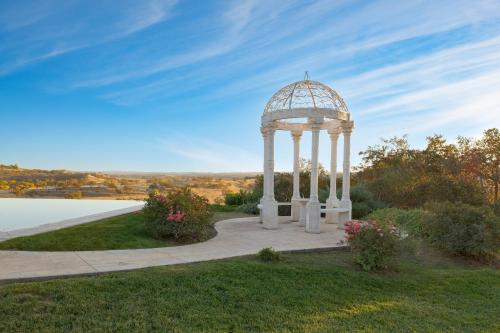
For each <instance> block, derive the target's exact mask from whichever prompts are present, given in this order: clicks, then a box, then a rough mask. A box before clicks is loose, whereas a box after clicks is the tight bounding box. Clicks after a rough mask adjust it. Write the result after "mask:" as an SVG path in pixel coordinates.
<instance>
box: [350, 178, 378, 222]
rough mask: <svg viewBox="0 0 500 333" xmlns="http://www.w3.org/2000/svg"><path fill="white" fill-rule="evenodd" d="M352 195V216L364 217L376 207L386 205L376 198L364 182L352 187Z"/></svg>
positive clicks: (356, 217)
mask: <svg viewBox="0 0 500 333" xmlns="http://www.w3.org/2000/svg"><path fill="white" fill-rule="evenodd" d="M350 197H351V201H352V217H353V218H355V219H359V218H363V217H365V216H367V215H368V214H370V213H371V212H372V211H374V210H375V209H379V208H382V207H384V206H385V205H384V203H382V202H381V201H378V200H375V198H374V196H373V194H372V193H371V192H370V191H369V190H368V188H367V187H366V186H365V185H364V184H358V185H355V186H353V187H352V188H351V192H350Z"/></svg>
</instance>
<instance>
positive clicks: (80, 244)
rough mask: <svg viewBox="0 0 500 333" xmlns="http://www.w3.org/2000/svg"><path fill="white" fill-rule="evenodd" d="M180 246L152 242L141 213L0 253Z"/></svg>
mask: <svg viewBox="0 0 500 333" xmlns="http://www.w3.org/2000/svg"><path fill="white" fill-rule="evenodd" d="M242 216H249V215H246V214H242V213H237V212H216V213H215V214H214V221H220V220H224V219H229V218H233V217H242ZM179 244H180V243H178V242H175V241H174V240H171V241H168V240H167V241H164V240H157V239H154V238H152V237H151V236H150V235H149V234H148V232H147V231H146V229H145V227H144V221H143V216H142V214H141V213H140V212H137V213H130V214H125V215H120V216H115V217H111V218H107V219H104V220H100V221H96V222H91V223H86V224H82V225H78V226H74V227H70V228H65V229H60V230H56V231H50V232H46V233H42V234H37V235H33V236H26V237H18V238H13V239H10V240H7V241H4V242H0V250H25V251H78V250H81V251H86V250H116V249H138V248H151V247H164V246H173V245H179Z"/></svg>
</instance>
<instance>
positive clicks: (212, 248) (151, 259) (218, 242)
mask: <svg viewBox="0 0 500 333" xmlns="http://www.w3.org/2000/svg"><path fill="white" fill-rule="evenodd" d="M215 228H216V229H217V232H218V234H217V236H216V237H214V238H212V239H210V240H208V241H206V242H203V243H197V244H191V245H184V246H174V247H164V248H154V249H137V250H109V251H74V252H29V251H0V280H16V279H31V278H46V277H56V276H68V275H78V274H95V273H102V272H114V271H121V270H130V269H137V268H144V267H152V266H162V265H173V264H180V263H191V262H198V261H207V260H214V259H222V258H229V257H236V256H242V255H249V254H255V253H257V252H258V251H259V250H261V249H262V248H265V247H273V248H274V249H275V250H278V251H290V250H307V249H318V248H331V247H339V246H341V243H340V241H341V240H342V239H344V231H343V230H340V229H339V228H338V226H337V225H334V224H324V223H322V224H321V230H322V232H321V233H320V234H308V233H306V232H304V228H303V227H299V226H298V225H297V223H291V222H283V223H281V224H280V229H277V230H265V229H263V228H262V225H261V224H260V223H259V222H258V218H237V219H230V220H224V221H220V222H218V223H216V225H215Z"/></svg>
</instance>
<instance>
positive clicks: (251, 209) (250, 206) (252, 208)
mask: <svg viewBox="0 0 500 333" xmlns="http://www.w3.org/2000/svg"><path fill="white" fill-rule="evenodd" d="M238 211H239V212H242V213H245V214H253V215H259V213H260V210H259V208H257V203H256V202H253V203H246V204H243V205H241V206H240V207H238Z"/></svg>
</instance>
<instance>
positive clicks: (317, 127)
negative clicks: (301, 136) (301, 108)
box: [311, 124, 321, 132]
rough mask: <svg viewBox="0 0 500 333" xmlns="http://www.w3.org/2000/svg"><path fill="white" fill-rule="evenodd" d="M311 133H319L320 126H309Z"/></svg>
mask: <svg viewBox="0 0 500 333" xmlns="http://www.w3.org/2000/svg"><path fill="white" fill-rule="evenodd" d="M311 131H312V132H319V131H321V124H311Z"/></svg>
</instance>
